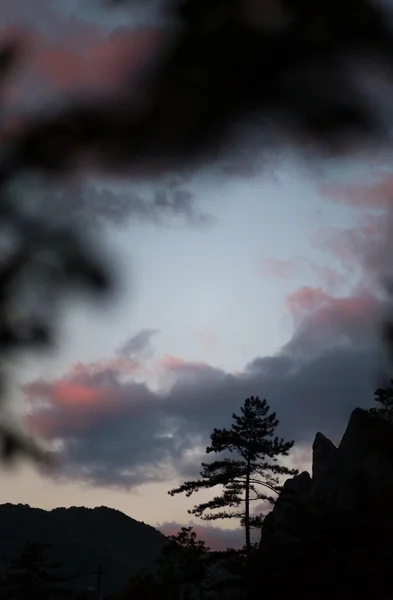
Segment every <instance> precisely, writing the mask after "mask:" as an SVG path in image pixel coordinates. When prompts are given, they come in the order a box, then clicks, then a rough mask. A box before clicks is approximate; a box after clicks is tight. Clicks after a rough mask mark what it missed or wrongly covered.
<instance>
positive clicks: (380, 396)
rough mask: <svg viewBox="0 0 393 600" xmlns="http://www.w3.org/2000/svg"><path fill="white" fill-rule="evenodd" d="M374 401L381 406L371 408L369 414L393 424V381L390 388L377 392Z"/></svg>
mask: <svg viewBox="0 0 393 600" xmlns="http://www.w3.org/2000/svg"><path fill="white" fill-rule="evenodd" d="M374 400H375V402H379V404H380V406H376V407H374V408H370V410H369V412H370V413H371V414H372V415H374V416H376V417H380V418H381V419H385V420H386V421H387V422H388V423H393V379H391V380H390V386H387V387H385V388H378V389H377V390H375V392H374Z"/></svg>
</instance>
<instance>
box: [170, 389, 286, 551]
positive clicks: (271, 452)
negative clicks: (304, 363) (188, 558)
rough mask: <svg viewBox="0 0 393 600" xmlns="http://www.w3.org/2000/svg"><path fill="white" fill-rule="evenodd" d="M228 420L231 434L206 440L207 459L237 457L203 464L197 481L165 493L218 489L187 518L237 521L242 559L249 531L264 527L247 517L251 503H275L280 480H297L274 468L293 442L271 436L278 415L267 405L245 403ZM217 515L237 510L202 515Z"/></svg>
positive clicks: (220, 431)
mask: <svg viewBox="0 0 393 600" xmlns="http://www.w3.org/2000/svg"><path fill="white" fill-rule="evenodd" d="M232 418H233V420H234V423H233V425H232V427H231V429H214V431H213V433H212V434H211V436H210V438H211V446H209V447H207V448H206V453H208V454H209V453H210V452H215V453H220V452H228V451H229V452H230V453H235V454H237V455H238V458H236V459H231V458H223V459H222V460H216V461H215V462H213V463H211V464H206V463H202V467H203V471H201V477H202V478H201V479H198V480H197V481H186V482H185V483H184V484H183V485H181V486H180V487H179V488H176V489H173V490H170V491H169V492H168V493H169V494H170V495H171V496H173V495H174V494H179V493H181V492H185V493H186V495H187V496H191V494H193V493H194V492H197V491H199V490H200V489H203V488H213V487H215V486H217V485H220V486H222V487H223V492H222V494H221V495H220V496H216V497H214V498H213V499H212V500H210V501H209V502H205V503H202V504H198V505H197V506H195V507H194V509H193V510H191V511H188V512H189V513H190V514H193V515H196V516H197V517H201V518H202V519H204V520H214V519H233V518H237V519H240V520H241V523H242V526H244V528H245V537H246V553H247V556H250V554H251V549H252V545H251V536H250V530H251V528H252V527H258V528H259V527H260V526H261V523H262V517H261V516H256V517H255V516H252V515H251V514H250V503H251V502H253V501H263V500H268V501H270V502H274V500H275V497H274V496H272V495H271V492H273V494H277V493H279V492H280V490H281V485H280V475H295V474H297V471H296V470H295V469H288V468H287V467H284V466H281V465H279V464H278V462H277V458H278V456H288V454H289V451H290V449H291V448H292V446H293V444H294V442H293V441H291V442H285V441H284V440H283V439H281V438H278V437H277V436H274V431H275V429H276V427H277V425H278V423H279V421H278V419H277V416H276V413H275V412H270V407H269V405H268V404H267V402H266V400H260V399H259V398H258V397H256V398H254V396H251V398H247V399H246V400H245V402H244V404H243V406H242V407H241V415H240V416H238V415H236V414H235V413H233V415H232ZM216 509H237V510H222V511H220V512H213V513H211V512H209V513H207V514H205V512H206V511H214V510H216Z"/></svg>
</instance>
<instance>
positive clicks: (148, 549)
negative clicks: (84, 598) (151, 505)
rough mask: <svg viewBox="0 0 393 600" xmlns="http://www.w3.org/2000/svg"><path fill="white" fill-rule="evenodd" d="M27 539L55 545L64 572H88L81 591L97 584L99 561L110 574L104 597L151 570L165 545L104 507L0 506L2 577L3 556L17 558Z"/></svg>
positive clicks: (0, 571)
mask: <svg viewBox="0 0 393 600" xmlns="http://www.w3.org/2000/svg"><path fill="white" fill-rule="evenodd" d="M27 540H31V541H33V542H50V543H52V544H53V546H52V551H51V558H52V557H53V560H56V561H59V562H61V563H62V565H63V567H64V570H67V571H69V570H72V571H74V570H78V571H80V572H82V573H83V574H84V575H83V576H82V577H81V578H80V579H78V581H77V582H76V583H75V585H76V586H77V587H86V586H94V585H95V582H96V576H95V575H93V574H92V572H93V571H96V570H97V567H98V564H99V563H100V562H101V564H102V569H103V570H104V571H106V572H107V574H106V575H104V576H103V577H102V592H103V593H104V594H109V593H113V592H116V591H117V590H118V589H120V588H122V587H123V586H124V585H125V584H126V583H127V581H128V579H129V577H130V575H132V574H133V573H136V572H137V571H139V570H140V569H143V568H146V567H152V566H153V564H154V560H155V559H156V558H157V557H158V555H159V554H160V552H161V550H162V548H163V546H164V545H165V543H166V542H167V538H166V537H165V536H164V535H163V534H162V533H160V532H159V531H157V530H156V529H154V527H151V526H150V525H145V524H144V523H141V522H139V521H136V520H135V519H132V518H130V517H128V516H126V515H125V514H124V513H122V512H120V511H118V510H115V509H112V508H107V507H105V506H101V507H99V508H85V507H77V506H73V507H71V508H56V509H54V510H51V511H46V510H42V509H39V508H30V506H28V505H27V504H17V505H15V504H1V505H0V576H1V575H2V574H3V572H4V568H5V564H4V561H3V557H4V556H6V557H8V556H11V557H13V556H14V555H17V554H18V553H19V552H20V551H21V550H22V548H23V546H24V544H25V543H26V541H27Z"/></svg>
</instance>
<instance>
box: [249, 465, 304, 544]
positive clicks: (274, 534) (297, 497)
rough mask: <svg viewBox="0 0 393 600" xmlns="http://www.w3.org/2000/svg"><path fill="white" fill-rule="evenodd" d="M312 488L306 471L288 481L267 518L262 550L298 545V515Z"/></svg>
mask: <svg viewBox="0 0 393 600" xmlns="http://www.w3.org/2000/svg"><path fill="white" fill-rule="evenodd" d="M311 487H312V480H311V477H310V475H309V473H307V472H306V471H304V472H303V473H300V475H296V476H295V477H293V478H292V479H288V480H287V481H286V482H285V484H284V486H283V490H282V492H281V494H280V497H279V498H278V500H277V502H276V504H275V506H274V510H272V511H271V512H270V513H269V514H268V515H267V516H266V518H265V521H264V526H263V532H264V534H263V536H262V539H261V545H260V547H261V549H263V548H271V547H272V546H277V545H281V544H284V545H289V544H293V543H297V542H298V541H299V540H300V539H301V535H302V532H301V527H300V523H299V520H298V519H297V515H298V514H299V512H300V510H301V508H302V506H303V505H304V503H305V501H306V499H307V498H308V494H309V492H310V490H311Z"/></svg>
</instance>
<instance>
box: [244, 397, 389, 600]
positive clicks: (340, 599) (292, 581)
mask: <svg viewBox="0 0 393 600" xmlns="http://www.w3.org/2000/svg"><path fill="white" fill-rule="evenodd" d="M392 505H393V427H392V426H391V425H390V424H389V423H387V422H386V421H383V420H382V419H380V418H376V417H375V416H373V415H371V414H370V413H368V412H367V411H364V410H361V409H356V410H354V411H353V413H352V415H351V417H350V420H349V423H348V426H347V429H346V431H345V433H344V436H343V438H342V440H341V443H340V445H339V447H338V448H336V447H335V446H334V444H332V442H330V440H328V439H327V438H326V437H325V436H324V435H322V434H321V433H318V434H317V435H316V438H315V441H314V445H313V477H312V478H311V477H310V476H309V474H308V473H302V474H301V475H298V476H296V477H294V478H292V479H290V480H288V481H287V482H286V483H285V485H284V487H283V490H282V492H281V495H280V497H279V499H278V501H277V503H276V504H275V506H274V508H273V510H272V512H271V513H270V514H269V515H268V516H267V517H266V519H265V521H264V523H263V528H262V539H261V544H260V549H259V553H258V554H257V556H256V557H255V561H254V567H253V573H254V575H253V578H254V579H255V581H253V589H255V590H258V589H259V590H260V589H263V595H265V596H270V595H271V596H272V597H273V596H274V597H275V599H276V600H281V598H282V599H283V600H284V598H285V599H287V598H288V595H291V596H292V597H297V596H299V597H301V598H302V600H315V598H318V600H325V599H326V600H327V599H328V598H329V600H331V599H332V598H334V599H335V600H344V599H347V598H348V597H354V598H357V600H363V599H364V600H366V599H367V600H369V598H378V600H387V599H390V598H393V579H392V578H391V564H392V563H393V515H392V508H391V507H392ZM261 586H262V587H261ZM260 597H261V594H259V592H257V593H256V594H255V596H254V598H255V600H256V599H257V598H260Z"/></svg>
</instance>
